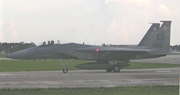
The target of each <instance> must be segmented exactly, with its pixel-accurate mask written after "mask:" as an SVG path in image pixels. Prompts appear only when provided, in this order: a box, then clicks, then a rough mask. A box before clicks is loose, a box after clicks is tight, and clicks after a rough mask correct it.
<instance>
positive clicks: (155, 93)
mask: <svg viewBox="0 0 180 95" xmlns="http://www.w3.org/2000/svg"><path fill="white" fill-rule="evenodd" d="M178 93H179V87H178V86H170V85H168V86H152V87H150V86H135V87H113V88H32V89H30V88H27V89H0V95H178Z"/></svg>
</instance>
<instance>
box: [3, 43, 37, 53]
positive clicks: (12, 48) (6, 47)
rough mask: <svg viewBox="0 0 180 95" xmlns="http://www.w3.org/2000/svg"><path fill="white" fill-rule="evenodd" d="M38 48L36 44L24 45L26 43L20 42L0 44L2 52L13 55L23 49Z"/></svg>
mask: <svg viewBox="0 0 180 95" xmlns="http://www.w3.org/2000/svg"><path fill="white" fill-rule="evenodd" d="M34 46H36V45H35V43H33V42H31V43H24V42H19V43H7V42H4V43H1V42H0V52H1V51H5V52H6V53H12V52H16V51H19V50H22V49H26V48H30V47H34Z"/></svg>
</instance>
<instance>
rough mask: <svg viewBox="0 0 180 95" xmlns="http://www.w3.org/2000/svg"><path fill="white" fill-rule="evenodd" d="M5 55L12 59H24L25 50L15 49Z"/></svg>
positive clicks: (25, 56)
mask: <svg viewBox="0 0 180 95" xmlns="http://www.w3.org/2000/svg"><path fill="white" fill-rule="evenodd" d="M6 57H7V58H12V59H26V58H27V50H21V51H17V52H14V53H12V54H9V55H8V56H6Z"/></svg>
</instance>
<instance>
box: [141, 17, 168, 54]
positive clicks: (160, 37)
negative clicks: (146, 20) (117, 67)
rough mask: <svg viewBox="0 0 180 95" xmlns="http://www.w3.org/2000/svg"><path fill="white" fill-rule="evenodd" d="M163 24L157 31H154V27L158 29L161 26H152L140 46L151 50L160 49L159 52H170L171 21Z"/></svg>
mask: <svg viewBox="0 0 180 95" xmlns="http://www.w3.org/2000/svg"><path fill="white" fill-rule="evenodd" d="M161 22H163V23H162V25H161V26H160V28H158V29H157V31H153V27H155V28H157V27H159V24H152V26H151V28H150V29H149V31H148V32H147V33H146V34H145V36H144V37H143V39H142V40H141V42H140V43H139V45H138V46H146V47H147V48H149V49H158V50H159V51H169V50H170V30H171V21H161ZM155 28H154V30H156V29H155Z"/></svg>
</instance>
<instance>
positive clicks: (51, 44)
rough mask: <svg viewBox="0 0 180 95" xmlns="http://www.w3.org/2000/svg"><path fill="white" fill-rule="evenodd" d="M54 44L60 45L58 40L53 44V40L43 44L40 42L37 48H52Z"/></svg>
mask: <svg viewBox="0 0 180 95" xmlns="http://www.w3.org/2000/svg"><path fill="white" fill-rule="evenodd" d="M55 44H60V41H59V40H58V41H57V43H55V42H54V41H53V40H51V41H47V42H46V41H44V42H41V43H40V44H39V45H38V47H46V46H53V45H55Z"/></svg>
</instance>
